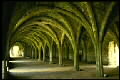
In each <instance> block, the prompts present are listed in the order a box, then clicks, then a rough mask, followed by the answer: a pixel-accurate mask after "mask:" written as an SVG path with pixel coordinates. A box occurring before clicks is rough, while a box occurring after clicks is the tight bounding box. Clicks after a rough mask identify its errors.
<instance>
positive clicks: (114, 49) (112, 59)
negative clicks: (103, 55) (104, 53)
mask: <svg viewBox="0 0 120 80" xmlns="http://www.w3.org/2000/svg"><path fill="white" fill-rule="evenodd" d="M108 59H109V66H111V67H117V66H119V48H118V46H117V44H115V42H114V41H111V42H109V46H108Z"/></svg>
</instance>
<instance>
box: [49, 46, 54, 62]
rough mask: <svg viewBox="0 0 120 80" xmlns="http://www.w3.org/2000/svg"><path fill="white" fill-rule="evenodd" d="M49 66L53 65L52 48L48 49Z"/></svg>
mask: <svg viewBox="0 0 120 80" xmlns="http://www.w3.org/2000/svg"><path fill="white" fill-rule="evenodd" d="M49 50H50V64H52V63H53V52H52V46H51V47H50V49H49Z"/></svg>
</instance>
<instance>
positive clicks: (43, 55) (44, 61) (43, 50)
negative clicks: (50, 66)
mask: <svg viewBox="0 0 120 80" xmlns="http://www.w3.org/2000/svg"><path fill="white" fill-rule="evenodd" d="M45 53H46V52H45V47H44V48H43V62H45Z"/></svg>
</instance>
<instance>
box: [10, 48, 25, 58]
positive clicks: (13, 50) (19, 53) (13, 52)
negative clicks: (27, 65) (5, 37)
mask: <svg viewBox="0 0 120 80" xmlns="http://www.w3.org/2000/svg"><path fill="white" fill-rule="evenodd" d="M23 55H24V53H23V50H20V48H19V46H13V47H12V48H11V49H10V57H23Z"/></svg>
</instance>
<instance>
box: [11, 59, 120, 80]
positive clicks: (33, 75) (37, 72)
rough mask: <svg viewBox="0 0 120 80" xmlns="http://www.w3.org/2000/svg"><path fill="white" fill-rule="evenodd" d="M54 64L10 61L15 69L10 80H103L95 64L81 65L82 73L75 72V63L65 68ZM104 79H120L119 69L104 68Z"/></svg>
mask: <svg viewBox="0 0 120 80" xmlns="http://www.w3.org/2000/svg"><path fill="white" fill-rule="evenodd" d="M55 61H56V62H55ZM54 62H55V63H54V64H49V62H45V63H43V62H42V61H38V60H35V59H34V60H33V59H29V58H28V59H17V60H13V61H10V63H11V64H12V67H13V68H10V69H9V78H10V79H101V78H100V77H96V66H95V64H86V63H82V62H81V63H80V71H75V70H74V68H73V61H71V60H69V61H68V60H66V61H64V66H59V65H58V63H57V60H54ZM104 72H105V74H108V77H103V78H104V79H119V70H118V68H111V67H109V66H104ZM103 78H102V79H103Z"/></svg>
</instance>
